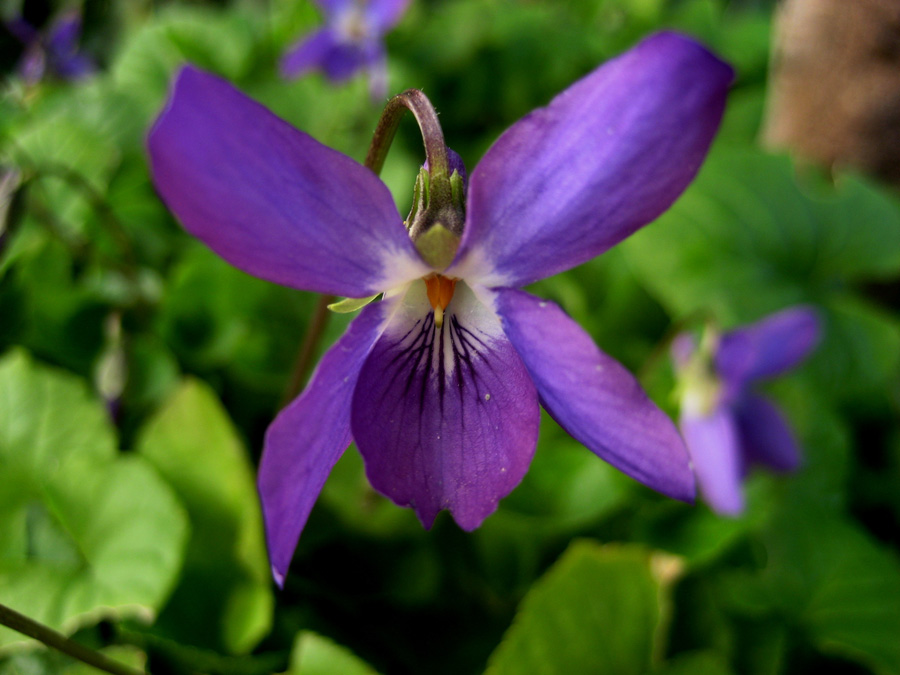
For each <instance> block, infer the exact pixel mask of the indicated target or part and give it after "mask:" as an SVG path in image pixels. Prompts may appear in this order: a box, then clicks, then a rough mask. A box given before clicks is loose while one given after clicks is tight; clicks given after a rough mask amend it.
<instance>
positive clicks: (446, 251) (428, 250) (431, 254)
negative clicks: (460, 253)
mask: <svg viewBox="0 0 900 675" xmlns="http://www.w3.org/2000/svg"><path fill="white" fill-rule="evenodd" d="M459 239H460V238H459V237H458V236H457V235H455V234H453V233H452V232H451V231H450V230H448V229H447V228H446V227H444V226H443V225H441V224H440V223H435V224H434V225H432V226H431V227H430V228H428V229H427V230H426V231H425V232H423V233H422V234H421V235H420V236H419V237H418V239H416V240H415V245H416V249H418V251H419V254H420V255H421V256H422V259H423V260H424V261H425V262H426V263H428V264H429V265H431V267H433V268H434V269H436V270H442V269H445V268H446V267H447V266H448V265H449V264H450V263H451V262H453V258H454V257H455V256H456V249H458V248H459Z"/></svg>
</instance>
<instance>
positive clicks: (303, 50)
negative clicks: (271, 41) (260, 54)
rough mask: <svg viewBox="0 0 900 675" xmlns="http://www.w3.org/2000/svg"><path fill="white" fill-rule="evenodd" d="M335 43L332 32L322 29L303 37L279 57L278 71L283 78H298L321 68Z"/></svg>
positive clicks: (328, 29)
mask: <svg viewBox="0 0 900 675" xmlns="http://www.w3.org/2000/svg"><path fill="white" fill-rule="evenodd" d="M336 44H337V41H336V39H335V35H334V31H332V30H331V29H330V28H322V29H320V30H317V31H315V32H313V33H311V34H309V35H306V36H304V37H303V38H301V39H300V40H299V41H298V42H296V43H295V44H293V45H291V46H290V47H288V49H287V51H286V52H285V53H284V56H282V57H281V62H280V63H279V69H280V71H281V76H282V77H285V78H293V77H299V76H300V75H303V74H304V73H306V72H308V71H310V70H313V69H314V68H323V67H324V65H323V64H324V63H325V59H326V58H327V57H328V54H329V53H331V51H332V50H333V49H334V48H335V46H336Z"/></svg>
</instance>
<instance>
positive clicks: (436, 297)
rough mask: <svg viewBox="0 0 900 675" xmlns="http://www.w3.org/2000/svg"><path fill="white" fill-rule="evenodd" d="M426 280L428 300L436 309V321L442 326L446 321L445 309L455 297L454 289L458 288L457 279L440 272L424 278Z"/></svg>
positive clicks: (437, 324) (438, 325)
mask: <svg viewBox="0 0 900 675" xmlns="http://www.w3.org/2000/svg"><path fill="white" fill-rule="evenodd" d="M423 281H424V282H425V292H426V293H427V294H428V301H429V302H430V303H431V308H432V309H433V310H434V323H435V325H436V326H437V327H438V328H440V327H441V325H442V324H443V323H444V310H445V309H447V305H449V304H450V301H451V300H452V299H453V290H454V289H455V288H456V282H457V279H449V278H447V277H442V276H441V275H440V274H434V275H432V276H429V277H427V278H425V279H423Z"/></svg>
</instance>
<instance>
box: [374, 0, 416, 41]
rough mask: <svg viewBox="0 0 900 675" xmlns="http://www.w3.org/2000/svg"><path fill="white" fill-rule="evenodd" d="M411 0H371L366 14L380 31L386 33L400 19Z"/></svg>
mask: <svg viewBox="0 0 900 675" xmlns="http://www.w3.org/2000/svg"><path fill="white" fill-rule="evenodd" d="M409 2H410V0H370V1H369V4H368V6H367V7H366V15H367V16H368V17H369V19H370V20H371V22H372V25H373V26H375V27H376V29H377V30H378V32H379V33H381V34H384V33H386V32H387V31H388V30H390V29H391V28H392V27H393V26H394V25H395V24H396V23H397V22H398V21H400V19H401V17H402V16H403V13H404V12H406V8H407V7H409Z"/></svg>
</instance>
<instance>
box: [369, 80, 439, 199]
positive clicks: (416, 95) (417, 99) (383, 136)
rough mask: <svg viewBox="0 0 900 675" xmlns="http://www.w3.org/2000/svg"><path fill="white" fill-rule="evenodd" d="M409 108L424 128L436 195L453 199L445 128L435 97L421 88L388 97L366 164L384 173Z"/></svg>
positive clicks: (429, 165) (432, 183) (420, 127)
mask: <svg viewBox="0 0 900 675" xmlns="http://www.w3.org/2000/svg"><path fill="white" fill-rule="evenodd" d="M407 110H409V111H410V112H411V113H412V114H413V115H414V116H415V118H416V122H418V124H419V129H420V130H421V132H422V141H423V142H424V144H425V159H426V160H427V161H428V173H429V174H431V190H432V194H433V195H434V197H433V198H434V199H435V200H437V201H439V202H440V203H450V161H449V159H448V158H447V145H446V144H445V143H444V132H443V131H442V130H441V124H440V122H439V121H438V116H437V112H436V111H435V109H434V106H433V105H431V101H429V100H428V97H427V96H425V94H423V93H422V92H421V91H419V90H418V89H407V90H406V91H404V92H403V93H402V94H397V96H394V98H392V99H391V100H390V101H388V104H387V105H386V106H385V108H384V112H383V113H381V119H380V120H378V126H377V127H376V128H375V134H374V135H373V136H372V145H371V146H370V147H369V154H368V155H366V161H365V165H366V166H367V167H369V168H370V169H371V170H372V171H374V172H375V174H379V173H381V168H382V167H383V166H384V160H385V159H386V158H387V153H388V150H389V149H390V147H391V141H393V140H394V135H395V134H396V133H397V127H399V126H400V120H402V119H403V115H404V113H406V111H407Z"/></svg>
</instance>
